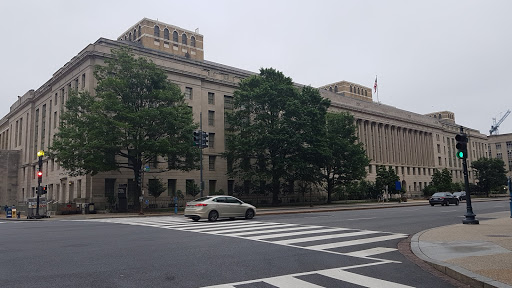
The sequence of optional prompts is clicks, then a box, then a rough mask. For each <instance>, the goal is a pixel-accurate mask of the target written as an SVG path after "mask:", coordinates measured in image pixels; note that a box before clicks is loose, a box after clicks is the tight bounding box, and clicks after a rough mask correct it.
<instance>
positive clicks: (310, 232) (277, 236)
mask: <svg viewBox="0 0 512 288" xmlns="http://www.w3.org/2000/svg"><path fill="white" fill-rule="evenodd" d="M306 227H307V226H306ZM345 230H350V229H347V228H326V229H320V230H308V231H300V232H289V233H281V234H270V235H261V236H253V237H247V239H251V240H263V239H272V238H280V237H288V236H296V235H304V234H314V233H324V232H335V231H345Z"/></svg>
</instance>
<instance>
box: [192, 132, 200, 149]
mask: <svg viewBox="0 0 512 288" xmlns="http://www.w3.org/2000/svg"><path fill="white" fill-rule="evenodd" d="M194 146H201V133H200V132H199V131H194Z"/></svg>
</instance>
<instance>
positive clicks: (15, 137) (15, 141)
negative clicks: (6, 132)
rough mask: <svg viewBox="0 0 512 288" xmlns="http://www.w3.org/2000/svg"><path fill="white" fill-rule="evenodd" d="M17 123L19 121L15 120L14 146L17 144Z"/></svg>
mask: <svg viewBox="0 0 512 288" xmlns="http://www.w3.org/2000/svg"><path fill="white" fill-rule="evenodd" d="M19 124H20V123H19V121H16V128H15V130H14V147H16V146H18V131H19V130H18V129H19V127H18V125H19Z"/></svg>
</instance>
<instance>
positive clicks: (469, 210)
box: [455, 126, 480, 224]
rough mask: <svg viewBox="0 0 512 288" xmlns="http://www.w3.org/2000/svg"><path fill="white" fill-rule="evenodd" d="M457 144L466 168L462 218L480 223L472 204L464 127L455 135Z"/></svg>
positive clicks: (464, 221)
mask: <svg viewBox="0 0 512 288" xmlns="http://www.w3.org/2000/svg"><path fill="white" fill-rule="evenodd" d="M455 140H456V141H457V144H456V145H455V147H456V148H457V150H458V151H457V157H458V158H459V159H462V167H463V169H464V186H465V190H466V214H465V215H464V216H465V217H466V218H464V219H463V220H462V223H463V224H479V223H480V222H479V221H478V220H477V219H475V216H476V215H475V213H473V207H472V206H471V193H470V192H469V179H468V164H467V158H468V135H467V134H466V133H464V128H463V127H462V126H460V133H459V134H457V135H456V136H455Z"/></svg>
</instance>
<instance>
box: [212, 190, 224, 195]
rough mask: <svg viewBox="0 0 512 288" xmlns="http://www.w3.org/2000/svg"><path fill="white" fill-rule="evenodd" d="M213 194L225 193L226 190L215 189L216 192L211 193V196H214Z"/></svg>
mask: <svg viewBox="0 0 512 288" xmlns="http://www.w3.org/2000/svg"><path fill="white" fill-rule="evenodd" d="M213 195H224V190H222V189H219V191H214V192H212V193H210V196H213Z"/></svg>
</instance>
